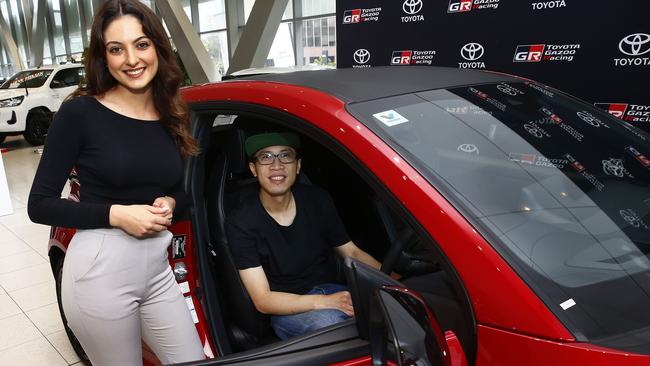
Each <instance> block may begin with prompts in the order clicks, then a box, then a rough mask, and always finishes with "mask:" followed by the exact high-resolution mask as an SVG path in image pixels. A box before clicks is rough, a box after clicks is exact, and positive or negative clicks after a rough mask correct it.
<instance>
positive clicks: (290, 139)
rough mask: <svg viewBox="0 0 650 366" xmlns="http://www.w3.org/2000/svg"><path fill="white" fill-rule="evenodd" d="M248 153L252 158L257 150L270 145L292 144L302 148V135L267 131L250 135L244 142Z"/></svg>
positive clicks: (291, 145)
mask: <svg viewBox="0 0 650 366" xmlns="http://www.w3.org/2000/svg"><path fill="white" fill-rule="evenodd" d="M244 145H245V148H246V155H248V157H249V158H251V157H252V156H253V155H255V153H256V152H258V151H260V150H261V149H263V148H265V147H269V146H290V147H293V148H294V149H296V150H298V149H300V137H298V135H296V134H295V133H292V132H267V133H260V134H257V135H253V136H250V137H249V138H247V139H246V142H245V143H244Z"/></svg>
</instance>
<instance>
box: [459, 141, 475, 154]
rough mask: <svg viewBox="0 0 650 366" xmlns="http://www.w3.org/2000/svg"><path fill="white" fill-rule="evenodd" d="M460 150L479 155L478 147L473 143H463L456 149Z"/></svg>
mask: <svg viewBox="0 0 650 366" xmlns="http://www.w3.org/2000/svg"><path fill="white" fill-rule="evenodd" d="M456 150H458V151H460V152H464V153H468V154H476V155H479V151H478V147H476V145H473V144H462V145H460V146H458V148H457V149H456Z"/></svg>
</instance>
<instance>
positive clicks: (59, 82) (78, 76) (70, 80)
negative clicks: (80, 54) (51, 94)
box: [50, 67, 85, 89]
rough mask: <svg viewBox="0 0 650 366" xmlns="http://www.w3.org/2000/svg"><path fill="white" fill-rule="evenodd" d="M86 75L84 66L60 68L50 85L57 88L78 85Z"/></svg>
mask: <svg viewBox="0 0 650 366" xmlns="http://www.w3.org/2000/svg"><path fill="white" fill-rule="evenodd" d="M84 75H85V69H84V68H83V67H76V68H71V69H63V70H59V71H58V72H57V73H56V74H55V75H54V77H53V78H52V82H51V83H50V87H51V88H52V89H57V88H66V87H69V86H77V85H79V83H81V81H82V80H83V79H84Z"/></svg>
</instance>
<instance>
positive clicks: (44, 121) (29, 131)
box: [23, 110, 52, 146]
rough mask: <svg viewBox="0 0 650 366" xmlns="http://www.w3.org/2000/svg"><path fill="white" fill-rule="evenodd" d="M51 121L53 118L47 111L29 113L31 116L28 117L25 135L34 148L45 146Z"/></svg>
mask: <svg viewBox="0 0 650 366" xmlns="http://www.w3.org/2000/svg"><path fill="white" fill-rule="evenodd" d="M51 121H52V118H51V116H50V114H49V113H48V112H46V111H43V110H35V111H32V112H29V115H27V128H25V133H23V136H24V137H25V140H27V142H29V143H30V144H31V145H34V146H39V145H43V144H44V143H45V136H47V130H48V128H49V127H50V122H51Z"/></svg>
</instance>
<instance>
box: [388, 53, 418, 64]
mask: <svg viewBox="0 0 650 366" xmlns="http://www.w3.org/2000/svg"><path fill="white" fill-rule="evenodd" d="M412 54H413V51H393V57H391V59H390V64H391V65H410V64H411V55H412Z"/></svg>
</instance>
